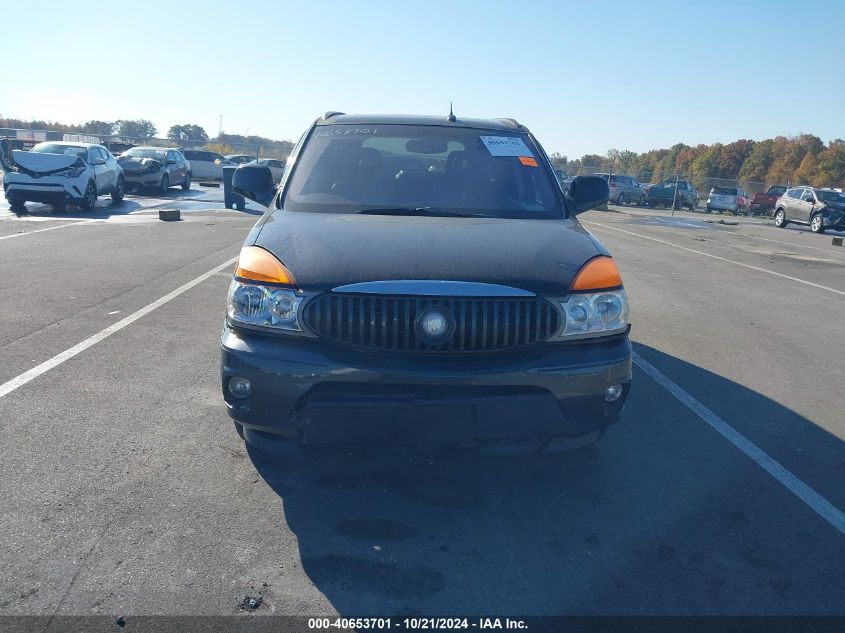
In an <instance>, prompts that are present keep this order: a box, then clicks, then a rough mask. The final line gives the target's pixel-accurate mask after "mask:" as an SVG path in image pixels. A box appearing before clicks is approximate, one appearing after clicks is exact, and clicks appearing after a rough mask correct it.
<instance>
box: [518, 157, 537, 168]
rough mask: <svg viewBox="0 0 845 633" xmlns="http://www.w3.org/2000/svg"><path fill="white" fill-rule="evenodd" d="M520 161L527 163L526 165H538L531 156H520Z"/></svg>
mask: <svg viewBox="0 0 845 633" xmlns="http://www.w3.org/2000/svg"><path fill="white" fill-rule="evenodd" d="M519 162H520V163H522V164H523V165H525V166H526V167H538V166H539V165H537V161H536V160H534V159H533V158H531V157H530V156H520V157H519Z"/></svg>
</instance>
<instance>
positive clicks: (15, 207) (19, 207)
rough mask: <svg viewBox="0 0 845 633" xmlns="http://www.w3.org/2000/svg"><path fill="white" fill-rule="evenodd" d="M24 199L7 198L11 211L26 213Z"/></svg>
mask: <svg viewBox="0 0 845 633" xmlns="http://www.w3.org/2000/svg"><path fill="white" fill-rule="evenodd" d="M25 202H26V200H9V210H10V211H11V212H12V213H26V206H25V205H24V203H25Z"/></svg>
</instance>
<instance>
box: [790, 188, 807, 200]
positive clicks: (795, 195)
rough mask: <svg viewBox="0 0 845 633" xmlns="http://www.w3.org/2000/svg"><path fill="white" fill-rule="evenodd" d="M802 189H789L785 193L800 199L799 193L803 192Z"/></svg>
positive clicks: (794, 198)
mask: <svg viewBox="0 0 845 633" xmlns="http://www.w3.org/2000/svg"><path fill="white" fill-rule="evenodd" d="M803 191H804V190H803V189H790V190H789V191H788V192H787V194H786V195H788V196H789V197H790V198H792V199H793V200H800V199H801V194H802V193H803Z"/></svg>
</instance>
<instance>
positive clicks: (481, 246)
mask: <svg viewBox="0 0 845 633" xmlns="http://www.w3.org/2000/svg"><path fill="white" fill-rule="evenodd" d="M255 245H257V246H261V247H262V248H265V249H267V250H268V251H270V252H272V253H273V254H274V255H275V256H276V257H278V258H279V259H280V260H281V261H282V262H283V263H284V264H285V266H287V268H288V269H289V270H290V271H291V273H292V274H293V276H294V279H296V282H297V285H298V286H299V288H301V289H302V290H305V291H309V292H320V291H326V290H330V289H332V288H335V287H337V286H342V285H345V284H351V283H359V282H365V281H380V280H400V279H424V280H449V281H470V282H482V283H491V284H500V285H506V286H513V287H515V288H521V289H524V290H529V291H531V292H534V293H536V294H543V295H562V294H565V293H566V292H567V290H568V288H569V286H570V284H571V283H572V280H573V278H574V277H575V275H576V274H577V272H578V271H579V270H580V268H581V266H582V265H583V264H584V263H585V262H586V261H587V260H589V259H592V258H593V257H595V256H596V255H598V254H600V251H599V249H597V248H596V245H595V244H594V243H593V241H592V239H591V236H590V233H589V232H588V231H586V230H585V229H584V228H583V227H582V226H581V225H580V224H578V223H577V222H575V221H572V220H512V219H495V218H438V217H419V216H410V217H409V216H401V217H398V216H384V215H354V214H338V215H334V214H330V213H305V212H285V211H277V212H275V213H274V214H273V215H271V216H269V217H268V218H267V220H266V221H265V223H264V225H263V227H261V229H260V232H259V233H258V236H257V238H256V240H255Z"/></svg>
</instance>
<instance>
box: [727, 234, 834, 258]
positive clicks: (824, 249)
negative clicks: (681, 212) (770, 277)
mask: <svg viewBox="0 0 845 633" xmlns="http://www.w3.org/2000/svg"><path fill="white" fill-rule="evenodd" d="M725 235H736V236H738V237H745V238H748V239H751V240H763V241H765V242H774V243H775V244H784V245H786V246H794V247H796V248H811V249H813V250H814V251H824V252H825V253H833V254H834V255H842V256H845V248H840V249H839V250H838V251H835V250H833V249H832V248H821V247H819V246H807V245H806V244H795V243H793V242H782V241H781V240H773V239H771V238H768V237H760V236H758V235H748V234H747V233H725Z"/></svg>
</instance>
